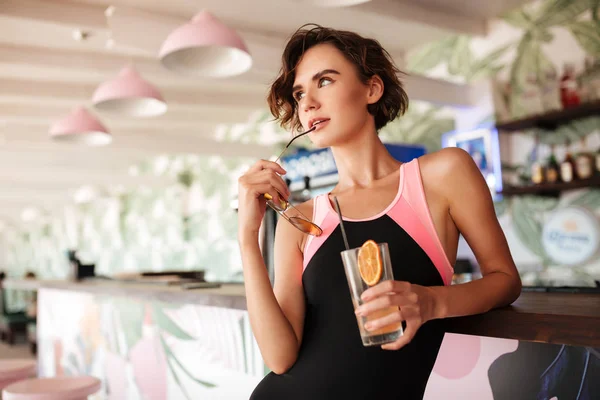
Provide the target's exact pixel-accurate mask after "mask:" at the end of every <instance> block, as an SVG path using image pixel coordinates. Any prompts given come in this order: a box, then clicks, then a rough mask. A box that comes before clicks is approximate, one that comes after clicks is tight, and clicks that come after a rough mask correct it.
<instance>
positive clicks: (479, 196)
mask: <svg viewBox="0 0 600 400" xmlns="http://www.w3.org/2000/svg"><path fill="white" fill-rule="evenodd" d="M440 153H442V154H440V156H441V157H439V159H438V160H437V163H439V164H440V168H444V170H445V171H447V172H446V173H445V179H444V182H445V184H444V185H443V186H442V190H443V193H444V195H445V197H446V198H447V201H448V206H449V213H450V216H451V218H452V221H453V222H454V224H455V225H456V228H457V229H458V231H459V232H460V233H461V234H462V236H463V237H464V238H465V240H466V241H467V243H468V244H469V246H470V248H471V250H472V251H473V253H474V254H475V257H476V258H477V262H478V264H479V266H480V269H481V274H482V278H481V279H478V280H475V281H471V282H468V283H464V284H460V285H451V286H445V287H435V288H433V289H434V291H435V295H436V297H437V301H436V303H437V304H436V307H435V311H434V318H446V317H457V316H463V315H472V314H479V313H483V312H486V311H489V310H491V309H492V308H496V307H501V306H505V305H508V304H510V303H512V302H513V301H515V300H516V299H517V297H519V295H520V293H521V279H520V277H519V273H518V271H517V268H516V267H515V263H514V261H513V259H512V256H511V254H510V250H509V248H508V243H507V242H506V237H505V236H504V232H503V231H502V228H501V227H500V224H499V222H498V218H497V217H496V213H495V211H494V205H493V202H492V198H491V194H490V190H489V188H488V186H487V184H486V182H485V180H484V178H483V176H482V175H481V172H480V171H479V169H478V168H477V166H476V165H475V163H474V162H473V160H472V158H471V156H470V155H469V154H468V153H467V152H465V151H463V150H461V149H458V148H448V149H444V150H442V151H441V152H440Z"/></svg>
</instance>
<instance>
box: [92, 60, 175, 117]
mask: <svg viewBox="0 0 600 400" xmlns="http://www.w3.org/2000/svg"><path fill="white" fill-rule="evenodd" d="M92 102H93V103H94V107H96V108H97V109H98V110H102V111H107V112H110V113H114V114H121V115H128V116H132V117H154V116H157V115H161V114H164V113H165V111H167V103H165V100H164V99H163V97H162V95H161V94H160V92H159V91H158V90H157V89H156V88H155V87H154V86H152V85H151V84H150V83H148V81H146V80H144V79H142V77H141V76H140V74H139V73H138V72H137V71H136V69H135V68H134V67H133V66H131V65H128V66H126V67H125V68H123V69H122V70H121V72H119V75H118V76H117V77H116V78H115V79H112V80H110V81H106V82H104V83H103V84H101V85H100V86H98V88H97V89H96V91H95V92H94V95H93V97H92Z"/></svg>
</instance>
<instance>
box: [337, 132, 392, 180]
mask: <svg viewBox="0 0 600 400" xmlns="http://www.w3.org/2000/svg"><path fill="white" fill-rule="evenodd" d="M331 151H332V153H333V157H334V158H335V163H336V166H337V170H338V176H339V180H338V184H337V185H336V189H337V190H344V189H349V188H352V187H358V188H361V187H369V186H371V184H372V183H373V182H374V181H377V180H379V179H382V178H384V177H386V176H388V175H390V174H392V173H394V172H396V171H397V170H398V168H399V167H400V164H401V162H399V161H397V160H396V159H394V158H393V157H392V155H391V154H390V153H389V151H388V150H387V149H386V147H385V145H384V144H383V143H382V142H381V139H379V136H377V134H376V133H375V132H373V134H370V135H359V136H358V138H357V139H355V140H352V141H348V142H347V143H344V144H343V145H340V146H335V147H332V148H331Z"/></svg>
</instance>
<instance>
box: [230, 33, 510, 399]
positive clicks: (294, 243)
mask: <svg viewBox="0 0 600 400" xmlns="http://www.w3.org/2000/svg"><path fill="white" fill-rule="evenodd" d="M398 73H399V71H398V70H397V68H396V67H395V66H394V65H393V62H392V61H391V58H390V56H389V54H388V53H387V52H386V51H385V50H384V49H383V48H382V47H381V46H380V45H379V43H378V42H377V41H375V40H371V39H365V38H362V37H360V36H359V35H357V34H354V33H351V32H345V31H338V30H334V29H328V28H323V27H319V26H316V27H314V28H312V29H305V28H301V29H300V30H299V31H297V32H296V33H295V34H294V35H293V36H292V38H291V39H290V41H289V43H288V44H287V46H286V49H285V51H284V54H283V67H282V69H281V72H280V75H279V77H278V78H277V79H276V81H275V82H274V83H273V85H272V87H271V91H270V94H269V105H270V107H271V111H272V113H273V115H274V116H275V117H276V118H277V119H278V120H279V121H280V122H281V123H282V124H283V125H284V126H290V125H291V126H292V127H294V128H295V129H296V130H299V131H300V130H308V129H310V128H311V127H313V125H314V124H315V123H316V122H317V121H321V122H320V123H318V125H317V128H316V130H315V131H313V132H312V133H310V134H309V137H310V139H311V140H312V142H313V143H314V144H315V145H316V146H318V147H330V148H331V150H332V152H333V155H334V157H335V162H336V165H337V168H338V173H339V182H338V184H337V185H336V186H335V188H334V189H333V190H332V192H331V193H329V194H324V195H321V196H317V197H316V198H315V199H312V200H310V201H307V202H306V203H304V204H301V205H299V206H298V208H299V209H300V211H302V213H303V214H304V215H307V216H311V215H312V216H313V222H315V223H316V224H318V225H320V227H321V228H322V229H323V234H322V235H320V236H318V237H313V236H310V237H309V236H307V235H305V234H303V233H302V232H301V231H299V230H298V229H296V228H295V227H294V226H292V225H291V224H289V223H287V222H286V221H285V220H281V223H278V225H277V230H276V238H275V251H274V263H275V282H274V285H273V287H271V284H270V281H269V278H268V275H267V270H266V267H265V264H264V261H263V258H262V256H261V252H260V248H259V244H258V232H259V227H260V224H261V220H262V218H263V215H264V212H265V201H264V196H263V194H265V193H268V194H270V195H271V196H273V197H274V198H275V199H276V200H277V198H278V197H279V196H280V195H281V196H282V197H284V198H287V197H288V196H289V195H290V192H289V190H288V188H287V186H286V185H285V183H284V181H283V180H282V178H281V177H280V175H283V174H285V171H284V169H283V168H282V167H281V166H280V165H278V164H276V163H273V162H269V161H265V160H261V161H258V162H257V163H256V164H254V165H253V166H252V167H251V168H250V169H249V170H248V171H247V172H246V173H245V174H244V175H243V176H242V177H241V178H240V179H239V232H238V233H239V244H240V248H241V253H242V262H243V270H244V282H245V288H246V298H247V306H248V312H249V315H250V321H251V324H252V329H253V332H254V335H255V337H256V340H257V342H258V345H259V347H260V349H261V353H262V356H263V359H264V361H265V362H266V364H267V366H268V367H269V368H270V369H271V370H272V371H273V372H272V373H270V374H269V375H267V376H266V377H265V379H264V380H263V381H262V382H261V383H260V384H259V385H258V387H257V388H256V389H255V391H254V393H253V395H252V399H257V400H262V399H330V398H343V399H366V398H373V399H377V398H384V396H386V397H385V398H402V399H420V398H422V397H423V393H424V390H425V386H426V384H427V379H428V377H429V375H430V373H431V370H432V368H433V365H434V362H435V358H436V356H437V353H438V350H439V347H440V344H441V341H442V338H443V334H444V329H443V325H442V322H443V319H444V318H448V317H456V316H462V315H471V314H477V313H482V312H486V311H488V310H490V309H492V308H494V307H499V306H504V305H507V304H510V303H511V302H512V301H514V300H515V299H516V298H517V297H518V296H519V294H520V289H521V282H520V279H519V275H518V273H517V270H516V268H515V265H514V262H513V260H512V258H511V255H510V252H509V249H508V246H507V243H506V239H505V237H504V234H503V232H502V230H501V228H500V226H499V224H498V220H497V219H496V215H495V213H494V208H493V205H492V200H491V196H490V192H489V189H488V187H487V185H486V183H485V181H484V179H483V177H482V175H481V172H480V171H479V170H478V169H477V167H476V165H475V164H474V162H473V160H472V158H471V157H470V156H469V154H468V153H466V152H465V151H463V150H460V149H456V148H448V149H443V150H440V151H438V152H435V153H432V154H428V155H425V156H422V157H420V158H419V159H417V160H413V161H411V162H409V163H405V164H401V163H400V162H398V161H397V160H395V159H394V158H393V157H392V156H391V155H390V154H389V153H388V151H387V150H386V148H385V147H384V145H383V144H382V142H381V140H380V139H379V137H378V135H377V132H378V131H379V129H381V128H382V127H383V126H385V125H386V123H387V122H389V121H391V120H393V119H394V118H396V117H397V116H398V115H401V114H402V113H403V112H404V111H405V110H406V108H407V106H408V98H407V95H406V93H405V91H404V90H403V88H402V85H401V83H400V81H399V79H398ZM334 196H336V197H337V199H338V201H339V204H340V209H341V210H342V214H343V216H344V219H345V221H344V227H345V230H346V232H347V234H348V239H349V242H350V246H351V247H358V246H360V245H361V244H362V243H363V242H364V241H366V240H368V239H373V240H375V241H376V242H387V243H388V244H389V247H390V253H391V260H392V265H393V270H394V278H395V279H397V280H396V281H393V282H391V281H388V282H384V283H380V284H378V285H375V286H373V287H372V288H370V289H369V290H368V291H367V292H365V296H366V297H364V300H365V303H364V304H363V305H362V306H361V307H359V308H358V309H357V310H356V313H360V314H362V315H369V314H370V313H373V312H374V311H376V310H378V309H381V308H386V307H389V306H390V305H394V306H397V307H398V312H396V313H395V314H393V315H391V316H388V317H384V318H381V319H379V320H376V321H374V322H373V324H372V326H369V327H368V329H373V330H374V329H377V328H379V327H382V326H385V325H388V324H390V323H393V322H397V321H404V323H405V324H406V329H405V333H404V335H403V336H402V337H401V338H400V339H398V340H397V341H396V342H394V343H390V344H385V345H383V346H381V347H374V348H373V347H363V345H362V343H361V340H360V336H359V332H358V328H357V326H356V317H355V314H354V311H355V310H354V309H353V305H352V302H351V299H350V293H349V289H348V285H347V281H346V278H345V275H344V270H343V266H342V261H341V257H340V251H342V250H344V244H343V241H342V236H341V232H340V228H339V222H338V218H337V216H336V215H335V212H334V211H333V208H332V199H333V197H334ZM461 234H462V235H463V236H464V238H465V239H466V240H467V242H468V243H469V245H470V247H471V248H472V249H473V251H474V253H475V255H476V257H477V260H478V262H479V264H480V266H481V272H482V275H483V278H482V279H480V280H477V281H474V282H469V283H465V284H461V285H453V286H449V284H450V282H451V277H452V265H453V264H454V262H455V260H456V252H457V246H458V238H459V235H461ZM390 394H392V397H390Z"/></svg>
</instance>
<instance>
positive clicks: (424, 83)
mask: <svg viewBox="0 0 600 400" xmlns="http://www.w3.org/2000/svg"><path fill="white" fill-rule="evenodd" d="M525 2H526V1H525V0H504V1H502V2H499V1H497V0H478V1H477V2H473V1H467V0H387V1H386V0H373V1H371V2H367V3H364V4H361V5H358V6H353V7H347V8H316V7H314V6H310V5H309V3H310V1H303V0H254V1H246V0H203V1H200V0H169V1H164V0H113V1H108V0H70V1H67V0H0V219H6V220H8V221H12V222H17V221H18V219H19V215H20V212H21V210H22V209H23V208H25V207H29V206H36V207H38V206H39V207H43V208H45V209H48V210H52V209H54V208H56V207H58V206H60V205H61V204H64V203H66V202H68V201H70V199H71V198H72V193H73V190H74V189H76V188H77V187H79V186H81V185H84V184H88V185H100V186H106V185H113V184H121V185H125V186H133V185H139V184H142V183H143V184H158V185H160V184H162V183H161V182H160V181H158V180H155V179H152V178H143V177H137V178H136V177H131V176H128V174H127V169H128V167H129V166H131V165H132V164H136V163H138V162H141V161H143V160H146V159H148V158H150V157H153V156H156V155H159V154H164V153H171V154H176V153H189V152H194V153H197V154H220V155H225V156H249V157H268V156H269V155H270V152H271V151H270V148H269V147H267V146H261V145H250V144H241V143H227V144H224V143H221V142H218V141H217V140H215V138H214V131H215V127H216V126H217V124H227V123H243V122H246V121H247V120H248V118H249V116H250V115H251V113H253V112H254V111H256V110H261V109H264V108H265V100H264V99H265V93H266V90H267V87H268V84H269V82H270V81H271V80H272V79H273V78H274V77H275V75H276V73H277V71H278V69H279V60H280V55H281V51H282V49H283V46H284V44H285V41H286V38H287V37H288V36H289V35H290V34H291V33H292V32H293V31H294V30H295V29H297V28H298V27H299V26H301V25H303V24H305V23H307V22H315V23H319V24H321V25H325V26H332V27H335V28H339V29H349V30H353V31H357V32H359V33H361V34H364V35H368V36H371V37H374V38H376V39H378V40H379V41H380V42H381V43H382V44H383V45H384V47H386V48H387V50H388V51H389V52H390V53H391V54H392V56H393V58H394V59H395V61H396V62H397V64H398V65H399V66H400V67H402V65H403V64H404V61H403V56H404V54H405V53H406V51H408V50H410V49H412V48H414V47H415V46H418V45H420V44H423V43H426V42H428V41H432V40H436V39H440V38H442V37H444V36H445V35H448V34H451V33H464V34H471V35H485V34H486V29H487V20H488V19H489V18H492V17H494V16H496V15H498V14H499V13H502V12H505V11H507V10H509V9H511V8H513V7H516V6H518V5H520V4H522V3H525ZM109 6H114V7H115V8H114V13H113V15H112V16H111V17H107V16H105V11H106V9H107V8H108V7H109ZM201 9H207V10H209V11H211V12H212V13H213V14H215V15H216V16H217V17H218V18H219V19H221V20H222V21H223V22H225V23H226V24H227V25H229V26H231V27H233V28H235V29H236V30H237V31H238V33H240V35H241V36H242V37H243V39H244V40H245V42H246V44H247V45H248V48H249V50H250V52H251V54H252V56H253V67H252V69H251V70H250V71H249V72H247V73H245V74H243V75H241V76H238V77H234V78H228V79H222V78H221V79H199V78H190V77H183V76H178V75H176V74H174V73H172V72H170V71H168V70H165V69H164V68H163V67H162V66H161V65H160V64H159V62H158V61H157V57H156V54H157V52H158V49H159V47H160V45H161V43H162V41H163V40H164V38H165V37H166V36H167V34H168V33H169V32H170V31H171V30H172V29H174V28H175V27H177V26H178V25H180V24H182V23H184V22H185V21H186V20H188V19H189V18H191V17H192V16H193V15H194V14H195V13H196V12H198V11H200V10H201ZM82 36H83V37H84V38H83V39H79V40H78V39H76V37H79V38H81V37H82ZM130 62H133V63H134V65H135V66H136V68H137V69H138V70H139V71H140V73H141V74H142V76H143V77H144V78H146V79H147V80H149V81H150V82H152V83H153V84H155V85H156V86H157V87H158V88H159V90H160V91H161V92H162V94H163V95H164V97H165V99H166V101H167V103H168V106H169V109H168V112H167V113H166V114H164V115H163V116H160V117H158V118H152V119H133V118H124V117H114V116H111V115H107V114H102V113H97V114H98V116H99V117H100V119H101V121H102V122H103V123H104V124H105V125H106V126H107V127H108V128H109V129H110V131H111V133H112V134H113V138H114V140H113V143H112V144H111V145H109V146H108V147H104V148H82V147H75V146H68V145H63V144H58V143H54V142H51V141H50V140H49V138H48V136H47V131H48V128H49V125H50V124H51V123H52V122H53V121H56V120H57V119H59V118H62V117H64V116H65V115H66V114H67V113H68V112H69V111H70V110H71V109H72V108H73V107H74V106H76V105H80V104H83V105H87V106H89V105H90V98H91V95H92V93H93V91H94V89H95V88H96V87H97V86H98V85H99V84H100V83H101V82H103V81H104V80H106V79H109V78H112V77H114V76H115V75H116V74H117V73H118V71H119V70H120V69H121V68H122V67H123V66H124V65H125V64H127V63H130ZM406 87H407V91H408V94H409V96H410V97H411V99H415V100H424V101H431V102H434V103H438V104H450V105H459V106H468V105H470V104H471V102H472V100H471V99H472V98H473V96H472V91H471V88H470V87H468V86H466V85H458V84H454V83H450V82H445V81H437V80H433V79H428V78H425V77H421V76H411V77H409V78H407V80H406Z"/></svg>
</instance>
